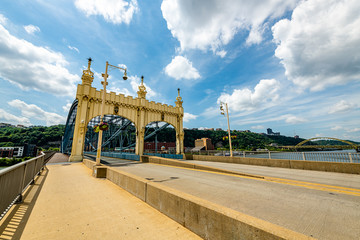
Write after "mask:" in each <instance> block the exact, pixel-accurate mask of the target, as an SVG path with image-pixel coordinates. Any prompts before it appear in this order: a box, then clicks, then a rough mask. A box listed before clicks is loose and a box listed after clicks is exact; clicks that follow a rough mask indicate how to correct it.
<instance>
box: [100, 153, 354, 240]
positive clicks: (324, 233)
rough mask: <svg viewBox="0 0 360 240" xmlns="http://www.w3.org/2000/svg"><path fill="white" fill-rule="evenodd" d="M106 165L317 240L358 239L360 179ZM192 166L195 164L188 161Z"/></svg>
mask: <svg viewBox="0 0 360 240" xmlns="http://www.w3.org/2000/svg"><path fill="white" fill-rule="evenodd" d="M106 161H108V164H109V165H112V166H113V167H117V168H120V169H121V170H123V171H126V172H129V173H132V174H135V175H137V176H140V177H143V178H146V179H149V180H151V181H154V182H158V183H161V184H164V185H166V186H169V187H172V188H175V189H177V190H180V191H183V192H186V193H188V194H192V195H194V196H197V197H200V198H203V199H206V200H209V201H212V202H214V203H217V204H220V205H223V206H226V207H229V208H232V209H234V210H237V211H240V212H242V213H245V214H248V215H251V216H254V217H257V218H260V219H263V220H266V221H269V222H271V223H274V224H277V225H280V226H283V227H286V228H288V229H291V230H294V231H296V232H300V233H303V234H306V235H308V236H312V237H315V238H318V239H360V176H359V175H352V174H340V173H326V172H317V171H307V170H293V169H282V168H270V167H260V166H249V165H240V164H239V165H238V164H227V163H210V162H203V161H201V162H197V163H199V164H203V165H211V166H214V167H218V168H224V169H229V170H233V171H239V172H243V173H250V174H256V175H261V176H264V177H265V178H264V179H258V178H251V177H244V176H235V175H229V174H221V173H212V172H207V171H200V170H194V169H184V168H178V167H170V166H163V165H157V164H149V163H134V162H130V161H125V160H121V161H119V162H118V161H117V160H114V159H107V160H106ZM191 162H194V161H191Z"/></svg>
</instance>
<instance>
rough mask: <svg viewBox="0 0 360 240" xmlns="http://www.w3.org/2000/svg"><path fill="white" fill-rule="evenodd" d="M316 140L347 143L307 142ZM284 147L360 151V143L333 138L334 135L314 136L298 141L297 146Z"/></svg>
mask: <svg viewBox="0 0 360 240" xmlns="http://www.w3.org/2000/svg"><path fill="white" fill-rule="evenodd" d="M314 140H333V141H338V142H342V143H345V144H346V145H339V144H337V145H317V144H313V145H308V144H306V143H309V142H312V141H314ZM283 148H288V149H295V150H297V149H301V148H317V149H326V148H332V149H355V150H356V151H357V152H359V151H360V145H357V144H355V143H352V142H350V141H346V140H342V139H338V138H333V137H314V138H309V139H306V140H304V141H302V142H300V143H298V144H297V145H295V146H283Z"/></svg>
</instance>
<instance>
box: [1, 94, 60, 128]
mask: <svg viewBox="0 0 360 240" xmlns="http://www.w3.org/2000/svg"><path fill="white" fill-rule="evenodd" d="M8 104H9V105H10V106H12V107H14V108H17V109H19V110H20V111H21V115H22V116H23V117H25V118H28V119H29V118H33V119H37V120H43V121H45V122H46V125H48V126H50V125H56V124H65V121H66V118H65V117H63V116H60V115H59V114H56V113H51V112H46V111H44V110H43V109H41V108H40V107H38V106H36V105H35V104H27V103H25V102H23V101H21V100H19V99H15V100H12V101H10V102H8Z"/></svg>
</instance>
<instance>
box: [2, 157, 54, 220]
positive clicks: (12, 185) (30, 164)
mask: <svg viewBox="0 0 360 240" xmlns="http://www.w3.org/2000/svg"><path fill="white" fill-rule="evenodd" d="M52 155H53V153H47V154H45V153H42V154H41V155H40V156H38V157H35V158H32V159H29V160H27V161H24V162H21V163H18V164H15V165H13V166H11V167H8V168H5V169H3V170H1V171H0V214H1V215H0V220H1V219H2V218H3V217H4V216H5V214H6V212H7V211H8V210H9V209H10V208H11V206H12V205H14V204H15V203H17V202H22V197H23V195H22V194H23V192H24V191H25V190H26V188H27V187H28V186H29V185H30V184H32V183H33V182H34V179H35V176H36V175H38V174H40V171H41V169H42V168H43V167H44V165H45V164H46V162H47V161H48V159H49V158H50V157H51V156H52Z"/></svg>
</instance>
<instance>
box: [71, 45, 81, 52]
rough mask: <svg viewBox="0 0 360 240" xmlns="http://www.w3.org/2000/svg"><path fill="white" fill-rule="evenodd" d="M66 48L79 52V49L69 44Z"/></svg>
mask: <svg viewBox="0 0 360 240" xmlns="http://www.w3.org/2000/svg"><path fill="white" fill-rule="evenodd" d="M68 48H69V49H70V50H74V51H76V52H77V53H80V51H79V49H77V48H76V47H73V46H70V45H69V46H68Z"/></svg>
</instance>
